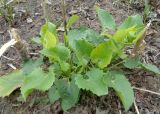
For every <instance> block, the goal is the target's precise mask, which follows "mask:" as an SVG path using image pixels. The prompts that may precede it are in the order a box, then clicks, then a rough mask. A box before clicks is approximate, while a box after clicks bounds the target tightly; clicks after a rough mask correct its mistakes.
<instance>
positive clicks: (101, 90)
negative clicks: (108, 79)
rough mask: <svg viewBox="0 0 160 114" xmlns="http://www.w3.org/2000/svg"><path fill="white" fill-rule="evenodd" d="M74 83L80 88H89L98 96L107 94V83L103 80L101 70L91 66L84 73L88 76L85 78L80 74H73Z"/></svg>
mask: <svg viewBox="0 0 160 114" xmlns="http://www.w3.org/2000/svg"><path fill="white" fill-rule="evenodd" d="M75 76H76V77H75V80H76V84H77V85H78V87H79V88H81V89H86V90H90V91H91V92H93V93H94V94H96V95H98V96H102V95H106V94H108V86H107V83H105V82H104V80H103V78H104V73H103V71H102V70H99V69H96V68H93V69H91V70H90V71H88V72H87V73H86V76H87V77H88V78H87V79H85V78H84V77H83V76H82V75H81V74H76V75H75Z"/></svg>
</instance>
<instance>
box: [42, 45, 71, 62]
mask: <svg viewBox="0 0 160 114" xmlns="http://www.w3.org/2000/svg"><path fill="white" fill-rule="evenodd" d="M40 52H41V53H42V54H43V55H45V56H47V57H49V58H50V59H54V60H56V61H60V60H62V61H66V60H67V59H69V58H70V50H69V49H68V48H67V47H65V46H63V45H56V46H55V47H53V48H50V49H43V50H41V51H40Z"/></svg>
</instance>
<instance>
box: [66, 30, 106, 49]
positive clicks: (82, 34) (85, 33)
mask: <svg viewBox="0 0 160 114" xmlns="http://www.w3.org/2000/svg"><path fill="white" fill-rule="evenodd" d="M68 39H69V46H70V47H71V48H72V49H76V48H75V47H76V46H75V45H76V44H75V42H76V41H77V40H82V39H84V40H86V41H88V42H89V43H92V44H93V45H97V44H99V43H100V42H103V41H104V38H103V37H101V36H100V34H99V33H97V32H96V31H94V30H92V29H89V28H86V27H80V28H77V29H73V30H70V31H69V32H68Z"/></svg>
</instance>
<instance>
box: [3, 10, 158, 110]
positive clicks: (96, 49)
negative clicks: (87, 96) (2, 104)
mask: <svg viewBox="0 0 160 114" xmlns="http://www.w3.org/2000/svg"><path fill="white" fill-rule="evenodd" d="M97 14H98V18H99V20H100V22H101V26H102V31H101V33H98V32H96V31H94V30H93V29H90V28H87V27H80V28H74V29H71V26H72V25H73V24H74V23H75V22H76V21H77V20H78V19H79V17H78V16H77V15H73V16H72V17H71V18H70V19H69V21H68V23H67V25H66V27H67V28H66V30H67V33H66V32H65V33H64V43H62V42H60V41H59V38H58V35H57V34H58V33H57V31H56V26H55V25H54V24H53V23H51V22H49V21H47V22H46V23H45V24H44V25H43V26H42V28H41V30H40V38H34V39H33V41H35V42H37V43H40V44H41V45H42V46H43V49H42V50H41V51H40V54H41V55H42V56H45V57H47V58H48V59H49V62H50V64H49V66H48V67H47V68H44V67H43V66H44V65H43V64H45V63H44V62H43V57H41V58H39V59H38V60H36V61H33V60H29V61H28V62H27V63H25V64H24V67H23V68H22V69H20V70H17V71H14V72H12V73H10V74H8V75H6V76H2V77H1V78H0V97H5V96H8V95H10V94H11V93H12V92H13V91H14V90H15V89H17V88H20V90H21V94H22V97H23V98H24V99H25V100H26V98H27V97H28V95H29V94H30V93H31V92H33V90H40V91H48V97H49V99H50V102H51V103H53V102H55V101H56V100H60V102H61V106H62V108H63V110H64V111H67V110H68V109H70V108H71V107H73V106H74V105H75V104H76V103H77V102H78V100H79V96H80V91H81V90H87V91H91V92H92V93H93V94H96V95H97V96H104V95H107V94H108V88H113V89H114V90H115V93H116V94H117V96H118V97H119V98H120V100H121V102H122V104H123V106H124V108H125V110H126V111H127V110H129V108H130V107H131V106H132V104H133V101H134V92H133V88H132V87H131V84H130V83H129V81H128V79H127V78H126V76H125V74H124V72H125V71H124V68H129V69H135V68H137V69H139V68H142V69H146V70H149V71H152V72H154V73H156V74H158V75H160V70H159V69H158V68H157V67H156V66H154V65H151V64H146V63H145V64H144V63H141V62H140V59H139V56H138V55H134V56H130V55H127V54H125V49H126V47H128V46H132V45H136V43H137V42H138V41H139V39H141V37H143V35H144V33H145V32H146V29H145V26H144V24H143V21H142V18H141V16H140V15H134V16H129V17H128V18H127V19H125V21H124V22H122V23H121V24H120V25H119V26H118V25H116V23H115V21H114V18H113V17H112V15H111V14H110V13H109V12H107V11H105V10H103V9H100V8H97ZM110 31H111V33H113V32H114V34H110Z"/></svg>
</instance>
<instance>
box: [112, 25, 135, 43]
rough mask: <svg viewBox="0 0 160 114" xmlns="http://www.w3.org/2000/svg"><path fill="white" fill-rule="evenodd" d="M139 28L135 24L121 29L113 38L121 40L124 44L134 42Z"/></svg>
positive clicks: (117, 40)
mask: <svg viewBox="0 0 160 114" xmlns="http://www.w3.org/2000/svg"><path fill="white" fill-rule="evenodd" d="M137 32H138V31H137V29H136V27H135V26H133V27H130V28H127V29H119V30H118V31H117V32H116V33H115V34H114V35H113V39H114V40H115V41H116V42H120V43H122V44H133V43H134V40H135V39H136V37H137Z"/></svg>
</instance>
